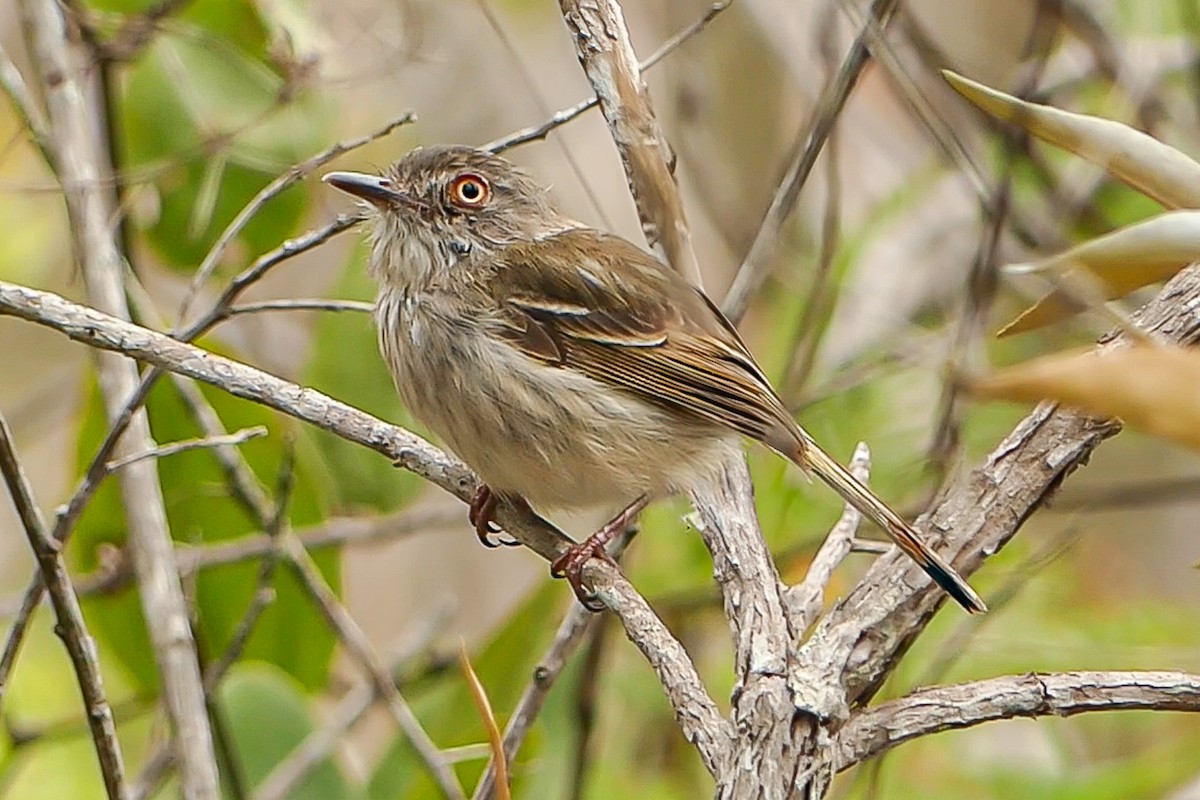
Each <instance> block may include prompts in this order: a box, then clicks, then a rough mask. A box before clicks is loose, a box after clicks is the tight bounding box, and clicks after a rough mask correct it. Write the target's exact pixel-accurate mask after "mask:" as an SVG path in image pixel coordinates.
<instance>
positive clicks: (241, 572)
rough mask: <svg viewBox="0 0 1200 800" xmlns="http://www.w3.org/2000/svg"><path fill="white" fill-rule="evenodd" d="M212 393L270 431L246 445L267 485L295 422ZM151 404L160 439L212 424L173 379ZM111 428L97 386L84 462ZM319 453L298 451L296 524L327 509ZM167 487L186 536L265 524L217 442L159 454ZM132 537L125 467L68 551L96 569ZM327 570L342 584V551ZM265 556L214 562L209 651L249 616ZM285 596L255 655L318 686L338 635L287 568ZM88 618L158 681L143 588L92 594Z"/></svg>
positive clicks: (253, 529)
mask: <svg viewBox="0 0 1200 800" xmlns="http://www.w3.org/2000/svg"><path fill="white" fill-rule="evenodd" d="M202 391H204V392H205V395H206V397H207V398H208V400H209V402H210V403H211V404H212V405H213V407H214V409H215V410H216V412H217V413H218V414H219V415H220V416H221V418H222V419H223V420H224V422H225V425H226V426H227V427H228V429H230V430H238V429H241V428H245V427H250V426H254V425H263V426H265V427H266V428H267V429H268V431H269V435H268V436H267V437H264V438H262V439H257V440H254V441H252V442H249V443H247V444H245V445H242V447H241V451H242V453H243V454H244V455H245V457H246V459H247V461H248V462H249V464H250V466H251V468H252V469H253V470H254V472H255V473H256V474H257V475H258V476H259V479H260V480H262V481H263V482H264V483H265V484H266V485H268V486H273V485H274V482H275V476H276V473H277V470H278V469H279V465H280V463H281V461H282V459H283V449H284V447H285V441H284V439H285V436H287V435H289V433H290V432H291V431H293V430H294V428H295V422H294V421H293V420H291V419H289V418H286V417H284V416H283V415H280V414H278V413H276V412H273V411H270V410H269V409H266V408H263V407H262V406H258V405H255V404H253V403H248V402H245V401H243V400H238V399H236V398H233V397H231V396H229V395H227V394H224V393H222V392H220V391H217V390H213V389H209V388H207V387H205V388H204V389H202ZM147 408H148V410H149V413H150V424H151V429H152V433H153V435H154V436H155V438H156V440H157V441H159V442H160V443H165V442H170V441H176V440H180V439H189V438H195V437H198V436H201V435H202V433H201V431H200V430H199V428H198V427H197V426H196V424H195V423H194V422H193V420H192V419H191V416H190V414H189V412H188V411H187V409H186V407H185V406H184V404H183V402H182V400H181V399H180V397H179V396H178V394H177V392H176V390H175V387H174V386H173V385H171V383H170V381H169V380H162V381H160V382H159V384H158V385H157V386H156V387H155V389H154V390H153V391H152V392H151V394H150V398H149V402H148V403H147ZM106 429H107V423H106V422H105V417H104V413H103V408H102V405H101V401H100V397H99V392H98V390H97V389H96V388H95V386H92V387H90V388H89V389H88V397H87V401H86V404H85V416H84V420H83V423H82V427H81V430H80V434H79V446H78V455H77V458H78V463H79V465H80V467H79V468H80V471H82V469H83V468H84V467H85V466H86V463H87V461H88V460H89V459H90V458H91V457H92V455H93V454H94V453H95V450H96V448H97V447H98V446H99V443H100V440H101V437H102V436H103V433H104V431H105V430H106ZM311 461H312V455H311V454H310V453H306V452H305V451H304V450H303V449H302V450H301V451H300V452H298V453H297V459H296V464H295V487H294V491H293V494H292V500H291V504H290V508H289V519H290V520H291V522H292V524H293V525H306V524H313V523H315V522H318V521H319V520H320V519H322V518H323V512H322V505H323V498H322V496H321V493H320V483H319V482H318V481H315V480H314V479H313V478H312V475H313V474H314V470H313V468H312V467H311V466H310V464H311ZM156 467H157V469H158V474H159V478H160V482H161V484H162V488H163V499H164V501H165V503H166V510H167V521H168V524H169V525H170V528H171V533H172V536H174V538H175V539H176V541H182V542H188V543H191V544H205V543H213V542H218V541H225V540H229V539H235V538H238V537H240V536H245V535H247V534H250V533H258V532H259V530H258V526H257V524H256V523H255V522H254V521H253V519H252V518H251V516H250V515H249V513H248V512H247V510H246V509H245V508H243V507H242V506H241V505H240V504H239V503H238V502H237V501H235V500H234V499H233V498H232V497H231V496H230V494H229V491H228V489H227V488H226V483H225V480H224V476H223V473H222V472H221V470H220V468H219V466H218V464H217V461H216V459H215V457H214V456H213V454H212V453H211V452H210V451H208V450H193V451H190V452H185V453H180V454H177V455H173V456H168V457H166V458H161V459H158V460H157V461H156ZM124 541H125V519H124V512H123V508H122V505H121V498H120V493H119V491H118V481H117V479H116V476H113V477H110V478H109V479H108V480H106V481H105V483H104V485H103V486H102V487H101V489H100V491H99V492H98V493H97V494H96V497H95V498H94V499H93V501H92V503H91V505H90V506H89V507H88V509H87V511H86V512H85V513H84V515H83V517H82V519H81V520H80V523H79V526H78V528H77V530H76V531H75V533H74V535H73V536H72V538H71V542H70V545H69V547H68V557H69V559H70V562H71V565H72V567H73V568H75V569H77V570H81V571H91V570H94V569H96V568H97V566H98V565H99V562H100V558H99V548H101V547H102V546H103V545H116V546H120V545H121V544H123V542H124ZM315 558H316V561H317V563H318V565H319V566H320V567H321V569H322V571H323V573H324V574H325V576H326V579H327V580H329V581H330V582H331V584H332V585H333V586H334V589H335V591H336V590H337V589H338V586H339V577H338V568H339V564H340V557H339V554H338V552H337V551H334V550H325V551H322V552H319V553H316V554H315ZM257 576H258V562H257V561H250V562H244V563H239V564H229V565H224V566H220V567H215V568H212V569H208V570H204V571H202V572H201V573H200V575H199V576H198V578H197V579H196V580H195V599H196V606H197V610H198V629H199V631H200V637H201V644H202V645H203V651H202V652H203V653H205V654H206V656H207V657H209V658H216V657H217V656H219V654H220V653H222V652H223V651H224V650H225V648H226V647H227V646H228V643H229V641H230V638H231V637H232V635H233V633H234V631H235V630H236V628H237V627H238V625H239V623H240V622H241V620H242V618H243V616H244V615H245V612H246V609H247V608H248V607H249V605H250V602H251V598H252V597H253V594H254V592H255V590H256V587H257ZM273 585H274V588H275V592H276V598H275V601H274V602H273V603H272V604H271V605H270V606H269V607H268V608H267V609H266V611H265V612H264V613H263V615H262V617H261V619H260V620H259V622H258V624H257V625H256V627H255V629H254V632H253V635H252V636H251V637H250V639H249V641H248V643H247V646H246V650H245V656H246V657H248V658H257V659H261V660H264V661H268V662H271V663H274V664H277V665H278V666H280V667H282V668H283V669H285V670H286V671H287V672H289V673H290V674H291V675H293V676H294V677H295V678H296V679H297V680H299V681H300V682H301V683H303V684H304V685H305V686H307V687H310V688H313V689H316V688H318V687H320V686H322V685H323V684H324V682H325V680H326V677H327V674H328V669H329V662H330V659H331V658H332V655H333V645H334V637H333V634H332V633H331V632H330V631H329V630H328V628H327V627H326V626H325V625H324V624H323V623H322V622H321V621H320V620H321V618H320V616H319V615H318V614H317V613H316V612H315V609H314V608H313V605H312V603H311V602H310V601H309V599H308V596H307V594H306V593H305V591H304V590H303V588H302V587H301V586H300V584H299V583H298V582H297V580H296V578H295V577H294V576H293V575H292V574H291V572H290V571H288V570H287V569H279V570H277V572H276V575H275V579H274V584H273ZM86 609H87V611H88V614H89V616H88V619H89V621H90V622H92V624H93V631H94V633H96V635H97V636H100V637H104V638H105V639H106V640H107V641H108V642H109V643H111V645H112V649H113V651H114V652H115V653H117V654H118V656H119V658H120V659H121V661H122V663H123V665H124V666H125V667H126V668H127V669H128V670H129V671H130V673H131V674H132V676H133V680H134V683H135V685H137V686H138V687H139V688H140V689H142V690H144V691H146V692H152V691H154V690H155V688H156V686H157V677H156V676H157V670H156V668H155V664H154V660H153V650H152V648H151V646H150V641H149V637H148V634H147V632H146V629H145V624H144V622H143V618H142V611H141V604H140V600H139V598H138V594H137V591H136V589H135V588H134V587H126V588H125V589H123V590H121V591H119V592H117V593H115V594H112V595H107V596H102V597H91V598H88V599H87V601H86Z"/></svg>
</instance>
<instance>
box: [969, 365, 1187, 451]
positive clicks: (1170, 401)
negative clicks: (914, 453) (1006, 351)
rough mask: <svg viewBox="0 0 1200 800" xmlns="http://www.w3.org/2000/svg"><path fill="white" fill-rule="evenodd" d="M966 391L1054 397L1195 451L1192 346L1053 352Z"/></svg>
mask: <svg viewBox="0 0 1200 800" xmlns="http://www.w3.org/2000/svg"><path fill="white" fill-rule="evenodd" d="M971 390H972V392H973V393H974V394H976V395H978V396H980V397H985V398H990V399H997V400H1013V401H1018V402H1023V401H1024V402H1036V401H1039V400H1056V401H1058V402H1061V403H1063V404H1065V405H1069V406H1072V407H1075V408H1078V409H1080V410H1082V411H1085V412H1086V413H1089V414H1094V415H1096V416H1101V417H1119V418H1120V419H1122V420H1123V421H1124V422H1125V423H1126V424H1127V425H1129V426H1130V427H1131V428H1137V429H1138V430H1141V431H1144V432H1146V433H1149V434H1153V435H1154V436H1159V437H1161V438H1163V439H1169V440H1171V441H1173V442H1177V443H1179V444H1182V445H1184V446H1185V447H1189V448H1191V449H1193V450H1198V451H1200V349H1183V348H1179V347H1165V346H1164V347H1151V346H1146V345H1138V346H1132V347H1121V348H1117V349H1109V350H1103V351H1100V350H1095V349H1092V350H1086V351H1073V352H1069V353H1059V354H1057V355H1052V356H1045V357H1043V358H1038V359H1034V360H1033V361H1028V362H1026V363H1024V364H1018V365H1017V366H1014V367H1009V368H1008V369H1004V370H1001V371H999V372H996V373H994V374H992V375H990V376H988V377H986V378H981V379H978V380H976V381H974V382H973V383H972V385H971Z"/></svg>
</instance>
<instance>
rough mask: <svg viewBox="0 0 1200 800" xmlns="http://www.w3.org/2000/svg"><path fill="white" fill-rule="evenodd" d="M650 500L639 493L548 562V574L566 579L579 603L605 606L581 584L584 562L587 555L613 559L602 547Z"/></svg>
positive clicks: (590, 608)
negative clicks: (597, 527) (614, 514)
mask: <svg viewBox="0 0 1200 800" xmlns="http://www.w3.org/2000/svg"><path fill="white" fill-rule="evenodd" d="M649 502H650V498H649V497H647V496H646V495H642V496H641V497H639V498H638V499H636V500H634V501H633V502H632V503H630V504H629V505H627V506H625V508H623V509H621V511H620V512H618V513H617V515H616V516H615V517H613V518H612V519H610V520H609V521H608V522H606V523H605V524H604V527H602V528H600V530H598V531H596V532H595V533H593V534H592V535H591V536H589V537H588V538H586V539H584V540H583V541H582V542H578V543H577V544H574V545H571V547H570V548H568V549H567V552H565V553H563V554H562V555H561V556H559V557H558V558H556V559H555V560H554V563H552V564H551V565H550V574H551V575H552V576H554V577H555V578H566V579H567V582H568V583H569V584H571V589H572V590H573V591H574V592H575V597H577V598H579V602H580V603H582V604H583V607H584V608H586V609H587V610H588V611H603V610H604V605H603V604H602V603H600V602H599V601H598V600H597V599H596V597H595V595H593V594H592V593H591V592H589V591H588V590H587V589H585V588H584V587H583V565H584V564H586V563H587V562H588V559H590V558H603V559H608V560H610V561H611V560H612V559H611V557H610V556H609V555H608V551H607V550H606V549H605V547H606V546H607V545H608V543H609V542H611V541H612V540H613V539H615V538H617V537H618V536H620V535H621V534H622V533H624V532H625V529H626V528H628V527H629V523H631V522H632V521H633V520H634V518H635V517H637V515H638V514H640V513H641V511H642V509H643V508H645V507H646V506H647V505H648V504H649Z"/></svg>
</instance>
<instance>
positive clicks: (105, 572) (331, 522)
mask: <svg viewBox="0 0 1200 800" xmlns="http://www.w3.org/2000/svg"><path fill="white" fill-rule="evenodd" d="M461 518H462V515H461V512H460V511H458V510H456V509H442V508H437V509H430V510H418V511H402V512H399V513H396V514H389V515H386V516H370V517H333V518H331V519H327V520H325V521H324V522H322V523H321V524H319V525H314V526H312V527H311V528H305V529H301V530H299V531H297V532H296V536H297V538H299V539H300V541H301V543H302V544H303V545H304V547H305V548H306V549H308V550H321V549H325V548H331V547H347V546H355V545H363V544H374V543H378V542H386V541H392V540H394V539H399V538H403V537H405V536H410V535H412V534H414V533H419V532H421V531H423V530H428V529H430V528H438V527H444V526H446V525H449V524H450V523H451V522H457V521H458V520H460V519H461ZM274 547H275V545H274V544H273V543H272V542H271V538H270V537H269V536H267V534H265V533H259V534H256V535H249V536H243V537H240V538H238V539H232V540H229V541H223V542H213V543H210V544H200V545H177V546H176V548H175V561H176V563H178V565H179V573H180V575H182V576H183V577H185V578H186V577H189V576H192V575H195V574H196V573H197V572H199V571H201V570H205V569H211V568H213V567H219V566H224V565H226V564H238V563H241V562H243V561H251V560H254V559H259V558H262V557H264V556H266V555H269V554H270V552H271V550H272V549H273V548H274ZM131 579H132V571H131V568H130V565H129V563H128V559H127V558H126V557H125V555H124V551H123V550H113V551H112V553H111V556H110V557H109V558H106V559H105V560H104V562H103V565H102V566H101V567H100V568H99V569H98V570H96V571H95V572H91V573H87V574H84V575H77V576H76V577H75V580H74V583H75V592H76V594H78V595H79V596H80V597H87V596H89V595H94V594H110V593H112V592H116V591H118V590H120V589H122V588H124V587H126V586H128V585H129V582H130V580H131ZM38 586H39V588H40V586H41V583H40V581H39V583H38ZM28 597H29V595H28V594H24V595H22V596H21V597H20V598H16V597H12V598H8V599H6V600H2V601H0V618H3V617H17V616H18V615H20V611H21V609H22V608H23V604H24V603H25V602H26V600H27V599H28ZM37 597H38V598H40V597H41V595H40V593H39V594H38V595H37ZM34 602H35V603H36V602H37V601H36V600H35V601H34ZM21 616H24V615H21ZM0 674H7V673H0ZM0 686H2V684H0Z"/></svg>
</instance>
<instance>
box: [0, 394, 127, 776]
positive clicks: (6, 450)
mask: <svg viewBox="0 0 1200 800" xmlns="http://www.w3.org/2000/svg"><path fill="white" fill-rule="evenodd" d="M0 472H3V473H4V482H5V484H7V486H8V492H9V494H10V495H11V496H12V500H13V504H14V505H15V506H16V507H17V514H18V516H20V518H21V524H22V526H23V527H24V528H25V535H26V536H27V537H28V539H29V546H30V547H31V548H33V552H34V554H35V555H36V556H37V563H38V568H39V569H40V570H41V572H42V578H43V580H44V581H45V584H46V586H47V587H48V588H49V590H50V601H51V603H53V605H54V614H55V617H56V619H57V621H58V625H57V628H56V630H57V631H58V634H59V636H60V637H61V638H62V640H63V644H64V645H66V648H67V654H68V655H69V656H70V657H71V665H72V666H73V667H74V668H75V676H76V679H77V680H78V681H79V691H80V694H82V695H83V702H84V706H85V708H86V710H87V720H88V727H89V728H90V730H91V733H92V741H93V742H94V744H95V746H96V756H97V758H98V759H99V761H100V773H101V774H102V775H103V777H104V789H105V791H106V792H107V793H108V797H109V800H124V798H126V797H128V787H127V786H126V785H125V765H124V762H123V761H122V758H121V745H120V743H119V742H118V741H117V725H116V722H115V721H114V720H113V713H112V708H111V707H110V706H109V704H108V698H107V697H106V696H105V694H104V682H103V680H102V679H101V677H100V661H99V658H98V657H97V654H96V642H95V641H94V640H93V639H92V636H91V634H90V633H88V629H87V624H86V623H85V622H84V619H83V610H82V609H81V608H80V607H79V598H78V597H76V596H75V592H74V591H73V590H72V588H71V579H70V577H69V576H68V575H67V565H66V564H65V563H64V561H63V556H62V552H61V550H60V549H59V548H58V545H57V543H56V542H55V541H54V539H53V537H51V536H50V534H49V533H47V532H46V524H45V522H44V521H43V520H42V514H41V512H40V511H39V510H38V507H37V503H36V502H35V501H34V499H33V493H32V491H31V490H30V488H29V480H28V479H27V478H26V477H25V472H24V470H23V469H22V468H21V464H20V462H19V461H18V460H17V453H16V449H15V447H14V446H13V441H12V432H11V431H10V430H9V429H8V421H7V420H6V419H5V418H4V415H3V414H0Z"/></svg>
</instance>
